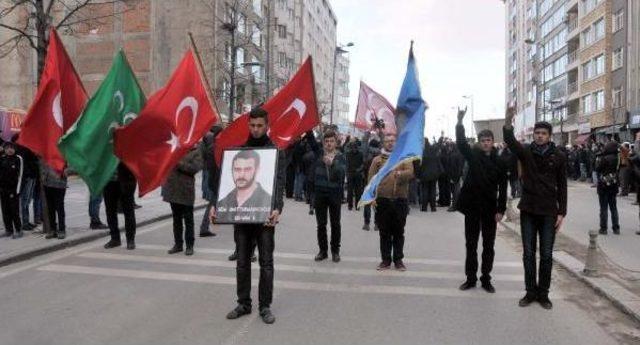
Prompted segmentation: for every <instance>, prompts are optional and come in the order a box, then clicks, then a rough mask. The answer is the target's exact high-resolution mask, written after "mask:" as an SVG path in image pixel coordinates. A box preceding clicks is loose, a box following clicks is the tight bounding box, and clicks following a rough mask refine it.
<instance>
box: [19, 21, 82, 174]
mask: <svg viewBox="0 0 640 345" xmlns="http://www.w3.org/2000/svg"><path fill="white" fill-rule="evenodd" d="M86 102H87V93H86V92H85V90H84V87H83V86H82V82H81V81H80V77H79V76H78V73H76V70H75V69H74V68H73V64H72V63H71V59H70V58H69V55H68V54H67V51H66V50H65V49H64V46H63V44H62V41H61V40H60V37H58V33H57V32H56V30H55V29H53V28H52V29H51V31H50V33H49V47H48V48H47V58H46V60H45V64H44V70H43V71H42V75H41V76H40V85H38V92H37V93H36V97H35V99H34V100H33V103H32V104H31V107H30V108H29V111H28V112H27V116H26V117H25V119H24V122H23V123H22V128H21V131H20V138H19V139H18V144H20V145H23V146H25V147H28V148H29V149H30V150H31V151H33V152H34V153H35V154H37V155H38V156H40V157H41V158H42V159H43V160H44V162H45V163H46V164H47V165H49V166H50V167H51V168H53V169H54V170H55V171H56V172H58V173H62V172H63V171H64V168H65V160H64V157H63V156H62V154H61V153H60V151H58V140H59V139H60V137H61V136H62V135H63V134H64V133H65V132H66V131H67V130H68V129H69V128H70V127H71V126H72V125H73V124H74V123H75V122H76V120H77V119H78V117H79V116H80V114H81V113H82V109H83V108H84V106H85V104H86Z"/></svg>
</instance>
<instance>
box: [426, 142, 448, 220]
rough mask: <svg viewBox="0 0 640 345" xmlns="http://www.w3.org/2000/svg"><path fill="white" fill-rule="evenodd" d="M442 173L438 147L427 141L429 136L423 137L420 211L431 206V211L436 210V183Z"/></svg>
mask: <svg viewBox="0 0 640 345" xmlns="http://www.w3.org/2000/svg"><path fill="white" fill-rule="evenodd" d="M442 173H443V168H442V162H441V161H440V158H439V157H438V148H437V147H436V146H435V145H432V144H431V143H430V142H429V138H424V151H423V153H422V162H421V165H420V188H421V189H422V191H421V193H420V196H421V199H422V200H421V202H420V204H421V207H420V211H422V212H426V211H427V210H428V208H429V207H431V212H436V183H437V182H438V178H439V177H440V175H442Z"/></svg>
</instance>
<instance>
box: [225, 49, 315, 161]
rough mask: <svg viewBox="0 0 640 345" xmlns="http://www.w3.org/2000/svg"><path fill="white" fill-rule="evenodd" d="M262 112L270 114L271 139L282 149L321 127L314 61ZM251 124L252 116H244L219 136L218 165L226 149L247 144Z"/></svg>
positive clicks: (298, 73) (301, 67) (267, 103)
mask: <svg viewBox="0 0 640 345" xmlns="http://www.w3.org/2000/svg"><path fill="white" fill-rule="evenodd" d="M262 108H263V109H264V110H266V111H267V112H268V113H269V133H268V134H269V137H270V138H271V141H273V143H274V144H275V145H276V146H277V147H278V148H279V149H285V148H287V147H288V146H289V145H290V144H291V143H292V142H293V141H294V140H295V139H296V138H298V137H300V136H301V135H302V134H304V133H305V132H307V131H308V130H310V129H312V128H313V127H315V126H317V125H318V124H319V123H320V117H319V116H318V103H317V101H316V90H315V82H314V78H313V64H312V60H311V57H308V58H307V60H306V61H305V62H304V63H303V64H302V65H301V66H300V68H299V69H298V72H296V74H295V75H294V76H293V78H291V80H289V82H288V83H287V85H285V86H284V87H282V89H280V91H279V92H278V93H277V94H276V95H275V96H273V97H272V98H271V99H269V100H268V101H267V102H266V103H265V104H264V105H263V106H262ZM248 123H249V114H243V115H242V116H240V117H239V118H237V119H236V120H235V121H233V123H231V125H229V126H228V127H227V128H225V130H224V131H222V132H221V133H220V134H219V135H218V137H217V138H216V145H215V151H216V152H215V155H216V161H217V162H218V164H220V160H221V158H222V151H224V149H225V148H229V147H234V146H241V145H243V144H244V143H245V142H246V141H247V139H248V138H249V125H248Z"/></svg>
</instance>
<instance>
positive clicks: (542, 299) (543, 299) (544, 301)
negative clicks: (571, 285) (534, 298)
mask: <svg viewBox="0 0 640 345" xmlns="http://www.w3.org/2000/svg"><path fill="white" fill-rule="evenodd" d="M538 303H540V305H541V306H542V308H544V309H547V310H550V309H551V308H553V303H551V301H550V300H549V295H547V294H543V295H540V296H539V297H538Z"/></svg>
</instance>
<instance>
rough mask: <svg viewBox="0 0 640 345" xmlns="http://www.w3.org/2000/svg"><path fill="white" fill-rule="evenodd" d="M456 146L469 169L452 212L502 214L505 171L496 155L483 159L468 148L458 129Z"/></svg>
mask: <svg viewBox="0 0 640 345" xmlns="http://www.w3.org/2000/svg"><path fill="white" fill-rule="evenodd" d="M456 144H457V146H458V149H459V150H460V153H461V154H462V156H463V157H464V159H465V160H466V161H467V165H468V167H469V170H468V172H467V176H466V177H465V179H464V183H463V185H462V189H461V190H460V197H459V198H458V204H457V205H456V208H457V209H458V210H459V211H460V212H461V213H463V214H464V215H482V214H496V213H502V214H504V212H505V210H506V209H507V168H506V165H505V164H504V162H503V161H502V160H501V159H500V158H499V157H498V155H497V151H496V150H495V149H493V150H492V151H491V153H490V154H489V155H487V154H485V153H484V152H483V151H482V150H479V149H477V148H471V146H470V145H469V143H468V142H467V138H466V136H465V134H464V126H462V125H457V126H456Z"/></svg>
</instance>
